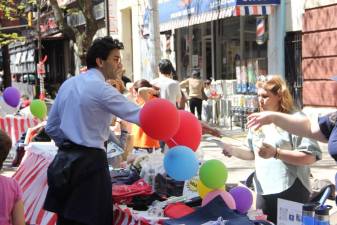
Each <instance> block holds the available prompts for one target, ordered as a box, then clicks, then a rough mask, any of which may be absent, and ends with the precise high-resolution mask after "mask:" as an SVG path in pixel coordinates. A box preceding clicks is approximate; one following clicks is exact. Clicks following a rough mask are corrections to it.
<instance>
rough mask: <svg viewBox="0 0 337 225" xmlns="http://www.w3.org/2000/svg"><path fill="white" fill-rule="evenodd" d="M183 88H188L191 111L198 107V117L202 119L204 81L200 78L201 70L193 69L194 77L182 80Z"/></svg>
mask: <svg viewBox="0 0 337 225" xmlns="http://www.w3.org/2000/svg"><path fill="white" fill-rule="evenodd" d="M180 87H181V88H188V97H189V99H190V100H189V104H190V111H191V113H193V114H195V109H197V114H198V119H199V120H201V113H202V100H203V95H204V94H203V92H204V82H203V81H202V80H201V79H200V71H199V70H196V69H193V70H192V77H191V78H187V79H186V80H184V81H182V82H180Z"/></svg>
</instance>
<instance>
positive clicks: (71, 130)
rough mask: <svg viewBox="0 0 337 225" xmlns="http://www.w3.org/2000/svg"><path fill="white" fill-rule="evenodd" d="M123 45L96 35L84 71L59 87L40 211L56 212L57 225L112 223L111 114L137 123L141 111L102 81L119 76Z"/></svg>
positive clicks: (51, 116) (51, 118)
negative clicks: (52, 144)
mask: <svg viewBox="0 0 337 225" xmlns="http://www.w3.org/2000/svg"><path fill="white" fill-rule="evenodd" d="M122 49H124V46H123V43H121V42H119V41H118V40H117V39H113V38H111V37H109V36H106V37H103V38H96V39H95V40H94V41H93V42H92V44H91V46H90V47H89V49H88V51H87V55H86V64H87V71H86V72H83V73H82V74H81V75H80V76H74V77H72V78H70V79H68V80H66V81H65V82H64V83H63V84H62V85H61V87H60V89H59V92H58V94H57V96H56V99H55V101H54V104H53V105H52V108H51V110H50V113H49V115H48V121H47V125H46V132H47V134H48V135H49V136H50V137H51V138H52V139H53V140H54V142H55V144H56V145H57V146H58V152H57V154H56V156H55V158H54V160H53V161H52V162H51V164H50V165H49V167H48V171H47V178H48V186H49V188H48V192H47V195H46V199H45V203H44V209H45V210H47V211H51V212H54V213H56V214H57V225H70V224H71V225H84V224H85V225H107V224H112V222H113V221H112V210H113V208H112V192H111V190H112V186H111V180H110V179H111V178H110V173H109V169H108V162H107V155H106V152H105V149H106V141H107V140H108V137H109V135H110V134H111V132H112V131H111V130H110V129H109V128H110V124H111V121H112V116H113V115H115V116H117V117H119V118H121V119H123V120H126V121H128V122H131V123H135V124H139V111H140V107H139V106H137V105H136V104H134V103H132V102H130V101H128V100H127V99H126V98H125V97H124V96H123V95H122V94H121V93H119V92H118V91H117V90H116V89H115V88H113V87H112V86H111V85H109V84H107V83H106V80H108V79H116V78H117V71H118V66H119V64H120V62H121V55H120V50H122ZM70 174H71V176H70Z"/></svg>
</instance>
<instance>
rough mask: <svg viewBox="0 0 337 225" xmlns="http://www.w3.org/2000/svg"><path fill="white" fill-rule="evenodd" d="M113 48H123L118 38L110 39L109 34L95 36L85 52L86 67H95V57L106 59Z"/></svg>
mask: <svg viewBox="0 0 337 225" xmlns="http://www.w3.org/2000/svg"><path fill="white" fill-rule="evenodd" d="M113 49H124V45H123V43H122V42H120V41H119V40H118V39H112V37H110V36H105V37H103V38H96V39H95V40H94V41H93V42H92V44H91V46H90V47H89V49H88V52H87V56H86V62H87V68H88V69H90V68H96V67H97V64H96V58H100V59H102V60H106V59H107V58H108V56H109V54H110V52H111V51H112V50H113Z"/></svg>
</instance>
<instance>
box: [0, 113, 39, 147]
mask: <svg viewBox="0 0 337 225" xmlns="http://www.w3.org/2000/svg"><path fill="white" fill-rule="evenodd" d="M38 123H39V121H38V120H37V119H35V118H31V117H23V116H13V115H7V116H6V117H0V129H1V130H3V131H4V132H6V133H7V134H8V135H9V136H10V137H11V138H12V143H13V145H14V144H15V143H16V142H17V141H18V140H19V138H20V137H21V135H22V133H24V132H25V131H26V130H27V129H28V128H30V127H34V126H36V125H37V124H38Z"/></svg>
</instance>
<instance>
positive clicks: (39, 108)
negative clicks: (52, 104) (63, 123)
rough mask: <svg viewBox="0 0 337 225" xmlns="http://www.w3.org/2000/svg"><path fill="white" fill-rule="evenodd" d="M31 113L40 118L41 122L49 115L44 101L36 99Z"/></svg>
mask: <svg viewBox="0 0 337 225" xmlns="http://www.w3.org/2000/svg"><path fill="white" fill-rule="evenodd" d="M30 111H31V113H32V114H33V116H35V117H37V118H39V119H40V120H43V119H44V118H45V117H46V115H47V105H46V103H45V102H44V101H41V100H39V99H34V100H33V101H32V102H31V103H30Z"/></svg>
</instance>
